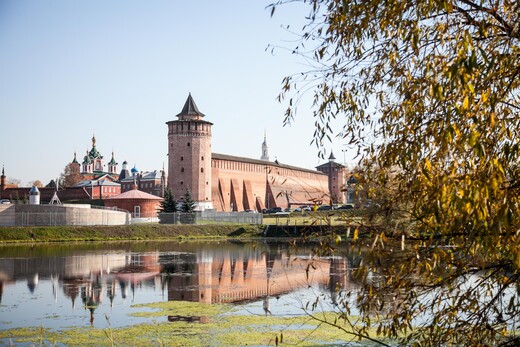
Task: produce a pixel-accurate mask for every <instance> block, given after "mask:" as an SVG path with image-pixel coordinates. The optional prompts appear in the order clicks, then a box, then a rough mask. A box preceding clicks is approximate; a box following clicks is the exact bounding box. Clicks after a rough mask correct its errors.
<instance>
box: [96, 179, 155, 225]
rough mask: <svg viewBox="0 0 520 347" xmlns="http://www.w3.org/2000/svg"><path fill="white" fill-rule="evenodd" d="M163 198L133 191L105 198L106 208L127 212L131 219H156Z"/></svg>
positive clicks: (135, 189) (135, 188)
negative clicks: (115, 208)
mask: <svg viewBox="0 0 520 347" xmlns="http://www.w3.org/2000/svg"><path fill="white" fill-rule="evenodd" d="M161 201H163V198H160V197H158V196H155V195H152V194H148V193H145V192H142V191H140V190H137V187H135V186H134V189H132V190H129V191H127V192H124V193H122V194H119V195H115V196H110V197H107V198H105V206H106V207H117V208H119V209H122V210H126V211H129V212H130V213H131V214H132V218H157V213H158V211H159V210H160V205H161Z"/></svg>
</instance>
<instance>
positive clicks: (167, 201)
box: [161, 189, 177, 213]
mask: <svg viewBox="0 0 520 347" xmlns="http://www.w3.org/2000/svg"><path fill="white" fill-rule="evenodd" d="M161 211H162V212H165V213H172V212H177V201H175V198H174V196H173V194H172V192H171V190H169V189H168V190H166V192H165V193H164V200H163V201H162V202H161Z"/></svg>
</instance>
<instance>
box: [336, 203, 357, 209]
mask: <svg viewBox="0 0 520 347" xmlns="http://www.w3.org/2000/svg"><path fill="white" fill-rule="evenodd" d="M353 208H354V206H352V205H351V204H346V205H341V206H340V207H338V208H337V209H338V210H351V209H353Z"/></svg>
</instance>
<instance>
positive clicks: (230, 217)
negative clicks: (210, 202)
mask: <svg viewBox="0 0 520 347" xmlns="http://www.w3.org/2000/svg"><path fill="white" fill-rule="evenodd" d="M159 223H161V224H212V223H230V224H262V223H263V215H262V214H261V213H249V212H216V211H196V212H193V213H184V212H173V213H159Z"/></svg>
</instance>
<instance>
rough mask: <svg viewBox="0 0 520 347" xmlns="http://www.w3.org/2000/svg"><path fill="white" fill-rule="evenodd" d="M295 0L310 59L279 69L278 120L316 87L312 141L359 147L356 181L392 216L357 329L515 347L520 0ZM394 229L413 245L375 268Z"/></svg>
mask: <svg viewBox="0 0 520 347" xmlns="http://www.w3.org/2000/svg"><path fill="white" fill-rule="evenodd" d="M285 2H293V1H290V0H287V1H285V0H281V1H279V2H278V3H276V4H273V5H272V7H271V9H272V11H273V12H272V13H274V10H275V9H276V7H277V6H278V5H280V4H282V3H285ZM302 2H303V3H305V4H307V5H309V12H310V13H309V16H308V23H307V25H306V26H305V27H304V29H303V34H302V36H301V40H300V41H299V43H298V44H297V47H295V48H294V50H293V52H294V53H295V54H300V55H302V56H304V57H305V58H306V59H307V62H309V64H312V65H313V67H314V68H312V69H310V70H309V71H306V72H304V73H302V74H298V75H294V76H288V77H287V78H285V79H284V82H283V87H282V92H281V94H280V100H284V99H285V98H289V107H288V109H287V113H286V117H285V121H286V122H288V121H290V120H291V119H292V118H293V117H294V116H295V110H296V106H297V104H298V100H300V99H301V98H302V95H301V94H302V93H301V92H300V91H302V90H313V96H312V97H313V106H314V110H315V113H314V116H315V119H316V131H315V137H314V142H315V143H316V144H317V145H323V144H324V143H325V141H326V140H327V139H328V138H330V136H333V135H337V136H339V137H341V138H343V139H344V140H345V141H346V142H348V143H349V144H351V145H354V146H357V147H358V149H359V150H358V152H359V154H360V157H359V159H360V162H361V164H362V165H363V167H365V168H366V171H365V172H364V174H363V176H364V177H360V184H366V186H367V187H369V189H371V191H370V196H371V197H372V198H374V199H379V200H381V201H383V202H386V203H384V204H383V205H382V209H383V210H384V211H385V212H386V213H387V214H389V215H392V216H394V217H395V218H396V220H395V224H394V225H392V228H391V230H388V231H387V232H383V233H377V235H373V236H374V237H376V238H377V239H376V241H377V242H374V243H373V247H372V248H373V249H374V250H375V251H376V252H374V254H373V263H372V264H365V265H364V266H362V267H360V269H359V271H357V274H358V275H359V276H360V279H362V280H363V283H364V286H365V291H362V292H361V293H360V296H359V297H358V304H359V306H360V311H361V314H362V322H363V325H362V328H360V329H358V333H359V335H357V336H363V337H366V335H368V334H369V330H368V328H370V327H371V326H374V325H376V326H377V334H376V335H378V336H386V337H390V338H400V339H401V343H403V344H406V345H415V344H417V345H419V344H421V345H423V346H426V345H451V344H453V345H468V346H474V345H479V346H491V345H502V346H513V345H517V344H519V343H520V335H519V334H518V325H517V324H518V323H516V322H518V317H519V315H520V301H519V297H520V270H519V268H520V233H519V232H518V230H520V218H518V217H519V214H520V213H519V212H520V166H519V165H518V163H519V159H520V158H519V155H520V143H519V139H520V126H519V125H520V94H519V89H520V24H519V23H520V2H518V1H507V0H497V1H486V0H481V1H472V0H433V1H410V0H391V1H385V2H381V1H378V0H367V1H348V0H302ZM309 51H310V52H311V53H309ZM336 119H341V120H342V121H341V122H342V128H341V129H335V128H334V127H333V126H332V124H333V123H334V121H335V120H336ZM396 212H399V215H397V214H396ZM397 218H398V219H397ZM405 227H406V228H405ZM354 236H355V237H354V238H357V236H358V234H357V233H355V235H354ZM392 236H394V237H402V238H403V239H402V240H405V239H407V238H414V239H416V240H417V242H416V243H413V244H406V243H405V242H403V244H402V246H401V247H399V248H402V250H403V251H402V252H400V254H399V255H398V257H399V258H398V259H399V261H397V262H392V261H389V262H388V263H387V264H388V265H387V266H385V267H382V266H376V265H375V264H380V263H381V262H382V261H383V257H384V256H385V253H386V252H388V250H389V249H392V250H394V251H395V247H390V246H389V245H388V243H391V240H390V239H391V237H392ZM356 242H357V241H356ZM385 244H386V246H385ZM447 244H448V245H449V247H445V245H447ZM368 273H370V274H371V276H376V277H377V278H378V279H380V280H378V282H377V285H376V284H375V283H374V282H371V281H368V277H367V274H368ZM389 292H392V293H394V294H393V296H394V299H393V300H390V301H389V300H388V298H389V297H390V296H389ZM346 311H348V310H346ZM385 312H386V313H385ZM425 312H427V313H428V315H427V316H425V315H424V313H425ZM374 314H376V315H378V318H380V319H378V320H376V321H374V320H371V319H370V318H371V317H372V318H373V315H374ZM417 316H420V317H421V320H422V321H418V320H414V317H417ZM386 318H388V319H386ZM374 322H376V323H374Z"/></svg>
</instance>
